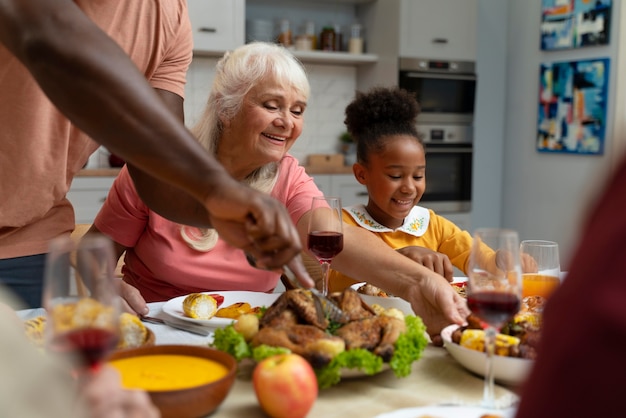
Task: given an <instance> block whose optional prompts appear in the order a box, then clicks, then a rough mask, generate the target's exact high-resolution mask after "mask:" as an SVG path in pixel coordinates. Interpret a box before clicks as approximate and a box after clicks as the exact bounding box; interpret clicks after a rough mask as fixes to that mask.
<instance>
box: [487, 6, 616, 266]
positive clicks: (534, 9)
mask: <svg viewBox="0 0 626 418" xmlns="http://www.w3.org/2000/svg"><path fill="white" fill-rule="evenodd" d="M487 2H489V3H497V2H498V0H484V1H483V3H487ZM613 3H614V4H613V8H614V10H613V19H612V21H613V24H612V33H611V39H610V45H609V46H594V47H587V48H579V49H573V50H567V51H550V52H544V51H541V49H540V20H541V0H524V1H518V0H509V2H508V24H507V27H508V33H507V38H508V44H507V49H508V51H507V52H508V53H507V92H506V103H505V106H506V121H505V135H504V154H503V155H504V159H503V163H504V170H503V175H504V177H503V186H504V187H503V192H502V197H503V199H502V225H504V226H508V227H512V228H514V229H517V230H518V231H519V233H520V238H521V239H549V240H554V241H557V242H558V243H559V245H560V247H561V258H562V265H563V266H564V267H563V268H567V259H568V257H569V254H570V252H571V251H572V250H573V246H574V245H575V244H576V239H577V236H578V232H579V229H580V226H581V222H582V221H583V220H582V219H581V217H582V216H583V214H584V210H585V208H586V207H587V206H588V205H589V203H590V200H591V199H592V197H593V193H594V189H595V188H597V185H598V182H599V181H601V180H602V178H603V177H604V175H605V174H606V170H607V169H608V168H609V167H610V163H611V160H612V158H611V153H612V150H613V149H614V147H615V143H614V141H613V139H612V132H613V129H612V126H613V120H614V119H613V113H614V103H615V95H616V93H617V92H616V91H614V87H613V86H615V85H616V81H615V80H616V77H615V76H616V73H617V71H616V64H617V60H616V57H617V44H618V35H619V34H618V30H617V29H618V27H619V24H618V22H619V20H618V17H619V6H620V5H619V0H614V1H613ZM480 30H481V31H482V30H484V28H482V27H481V28H480ZM481 40H482V39H481ZM481 46H484V45H482V43H481ZM602 57H610V58H611V67H610V73H609V76H610V86H611V87H610V88H609V102H608V115H607V116H608V117H607V136H606V139H605V153H604V155H600V156H583V155H568V154H546V153H538V152H537V151H536V149H535V137H536V127H537V113H538V110H537V106H538V104H537V103H538V89H539V65H540V63H541V62H556V61H567V60H576V59H585V58H602ZM477 180H478V181H479V179H477ZM479 204H480V201H478V202H477V205H479ZM476 210H481V209H480V208H479V207H476Z"/></svg>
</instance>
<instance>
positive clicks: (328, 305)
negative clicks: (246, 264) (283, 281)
mask: <svg viewBox="0 0 626 418" xmlns="http://www.w3.org/2000/svg"><path fill="white" fill-rule="evenodd" d="M283 271H284V273H285V274H284V276H285V277H286V278H287V280H289V282H290V283H291V284H292V285H293V286H294V287H297V288H299V289H304V288H303V287H302V285H301V284H300V282H299V281H298V279H296V275H295V274H294V273H293V271H291V269H290V268H289V266H287V265H286V264H285V265H284V266H283ZM305 290H308V291H310V292H311V293H312V294H313V296H315V297H316V298H317V299H318V300H319V302H320V304H321V305H322V309H323V310H324V314H326V315H328V317H329V318H330V319H332V320H333V321H335V322H339V323H340V324H345V323H346V322H349V321H350V316H349V315H348V314H346V313H345V312H344V311H343V310H341V308H340V307H339V306H337V304H336V303H335V302H334V301H332V300H331V299H330V298H329V297H328V296H325V295H324V294H323V293H322V292H320V291H319V290H317V289H316V288H315V287H311V288H310V289H305Z"/></svg>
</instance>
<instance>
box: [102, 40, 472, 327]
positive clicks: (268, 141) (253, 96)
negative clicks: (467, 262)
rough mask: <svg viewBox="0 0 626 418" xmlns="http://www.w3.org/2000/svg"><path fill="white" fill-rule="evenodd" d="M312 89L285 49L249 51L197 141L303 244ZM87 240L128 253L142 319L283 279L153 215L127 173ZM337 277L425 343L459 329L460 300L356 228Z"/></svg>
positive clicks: (211, 107)
mask: <svg viewBox="0 0 626 418" xmlns="http://www.w3.org/2000/svg"><path fill="white" fill-rule="evenodd" d="M309 91H310V86H309V82H308V79H307V76H306V73H305V71H304V69H303V67H302V65H301V64H300V63H299V62H298V61H297V59H296V58H295V57H294V56H293V55H292V54H291V53H290V52H289V51H288V50H287V49H285V48H283V47H280V46H277V45H273V44H270V43H262V42H257V43H251V44H247V45H244V46H241V47H239V48H237V49H235V50H234V51H232V52H228V53H226V54H225V56H224V57H223V58H222V59H221V60H220V61H219V62H218V64H217V69H216V75H215V78H214V81H213V86H212V90H211V93H210V96H209V98H208V101H207V106H206V109H205V111H204V113H203V115H202V116H201V118H200V120H199V122H198V123H197V125H196V126H195V127H194V128H193V132H194V134H195V135H196V136H197V138H198V140H199V141H200V142H201V143H202V145H203V146H204V147H205V148H206V149H207V150H209V152H210V153H211V154H212V155H214V156H215V157H216V159H217V160H218V161H219V162H220V163H221V164H222V165H223V166H224V167H225V168H226V170H227V171H228V172H229V173H230V174H231V175H232V176H233V177H234V178H235V179H237V180H239V181H240V182H242V183H245V184H248V185H249V186H250V187H252V188H254V189H256V190H258V191H260V192H263V193H266V194H268V195H271V196H273V197H275V198H276V199H277V200H279V201H281V202H283V203H284V204H285V205H286V207H287V210H288V211H289V214H290V216H291V219H292V221H293V222H294V223H295V224H296V226H297V229H298V231H299V233H300V240H301V241H302V242H305V241H306V239H307V226H308V221H309V216H310V208H311V199H312V197H313V196H320V195H322V192H321V191H320V190H319V189H318V188H317V186H316V185H315V183H314V181H313V179H312V178H311V177H310V176H309V175H308V174H306V172H305V171H304V168H303V167H301V166H300V165H299V164H298V161H297V160H296V159H295V158H294V157H293V156H291V155H290V154H289V153H288V152H289V150H290V148H291V147H292V146H293V144H294V142H295V141H296V140H297V139H298V137H299V136H300V134H301V132H302V129H303V125H304V114H305V110H306V107H307V101H308V99H309ZM92 231H93V232H98V231H99V232H102V233H104V234H106V235H108V236H110V237H111V238H112V239H113V241H114V242H115V243H116V244H117V251H118V254H119V255H121V254H122V252H124V251H126V255H125V258H124V261H125V264H124V267H123V269H122V272H123V275H124V285H123V291H122V293H123V294H124V296H125V297H126V300H127V302H128V303H129V305H130V306H131V307H132V308H133V309H134V310H135V311H136V312H140V311H141V310H142V309H144V307H145V301H149V302H150V301H160V300H168V299H170V298H173V297H176V296H181V295H185V294H188V293H192V292H200V291H209V290H217V291H219V290H253V291H261V292H270V291H272V290H273V289H274V287H275V286H276V284H277V282H278V280H279V278H280V272H276V271H261V270H257V269H254V268H252V267H251V266H249V265H248V263H247V261H246V257H245V254H244V252H243V251H240V250H238V249H236V248H234V247H233V246H231V245H229V244H228V243H227V242H224V241H223V240H222V239H221V234H216V233H215V231H212V230H206V229H195V228H188V227H186V226H183V225H180V224H177V223H174V222H171V221H169V220H166V219H164V218H162V217H161V216H159V215H158V214H156V213H154V212H153V211H152V210H150V208H149V207H147V206H146V205H145V204H144V203H143V202H142V201H141V199H140V198H139V196H138V195H137V193H136V191H135V190H134V187H133V182H132V181H131V178H130V176H129V173H128V171H126V170H122V171H121V172H120V174H119V175H118V177H117V179H116V180H115V182H114V184H113V186H112V188H111V192H110V193H109V195H108V197H107V200H106V202H105V204H104V205H103V207H102V209H101V211H100V212H99V214H98V215H97V217H96V219H95V221H94V225H93V226H92ZM332 265H333V268H335V269H337V270H339V271H345V272H346V273H347V274H349V275H350V276H351V277H359V278H361V279H362V280H366V281H368V282H370V283H373V284H375V285H377V286H379V287H381V288H383V289H385V290H387V291H388V292H390V293H393V294H394V295H397V296H399V297H402V298H404V299H405V300H407V301H409V302H410V303H411V305H412V307H413V310H414V311H415V313H416V314H417V315H419V316H420V317H421V318H422V319H423V320H424V323H425V324H426V326H427V328H428V332H429V333H430V334H431V336H437V335H438V334H439V331H440V330H441V329H442V328H443V327H444V326H446V325H449V324H450V323H462V322H463V318H464V317H465V315H466V314H467V307H466V305H465V301H464V300H463V299H462V298H461V297H460V296H459V295H458V294H457V293H456V292H455V291H454V290H453V289H452V287H451V286H450V285H449V283H448V282H447V281H446V280H445V278H443V277H442V276H440V275H438V274H436V273H434V272H433V271H431V270H429V269H427V268H425V267H423V266H422V265H420V264H418V263H416V262H415V261H413V260H410V259H409V258H407V257H405V256H403V255H401V254H399V253H397V252H395V251H393V250H392V249H390V248H389V247H388V246H387V245H386V244H385V243H383V242H382V241H380V240H379V239H378V238H376V237H375V236H374V235H372V234H370V233H369V232H367V231H365V230H364V229H362V228H359V227H354V226H349V225H346V226H345V229H344V247H343V251H342V252H341V253H340V254H339V255H337V256H336V257H335V258H334V260H333V263H332Z"/></svg>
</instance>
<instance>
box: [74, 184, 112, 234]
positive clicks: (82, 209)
mask: <svg viewBox="0 0 626 418" xmlns="http://www.w3.org/2000/svg"><path fill="white" fill-rule="evenodd" d="M113 180H115V177H75V178H74V181H72V187H71V188H70V191H69V192H68V193H67V198H68V199H69V201H70V202H72V205H73V206H74V212H75V214H76V223H79V224H82V223H93V220H94V218H95V217H96V215H97V213H98V211H99V210H100V208H101V207H102V204H103V203H104V200H105V199H106V197H107V194H108V193H109V189H110V188H111V185H112V184H113Z"/></svg>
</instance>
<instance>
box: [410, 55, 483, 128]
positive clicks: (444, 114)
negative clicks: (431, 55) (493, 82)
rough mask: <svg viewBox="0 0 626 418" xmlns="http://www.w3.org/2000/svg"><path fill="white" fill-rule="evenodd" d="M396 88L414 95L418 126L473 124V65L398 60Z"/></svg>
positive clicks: (470, 62)
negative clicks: (425, 124) (429, 124)
mask: <svg viewBox="0 0 626 418" xmlns="http://www.w3.org/2000/svg"><path fill="white" fill-rule="evenodd" d="M399 70H400V71H399V78H398V86H399V87H400V88H403V89H405V90H408V91H410V92H413V93H414V94H415V96H416V98H417V101H418V102H419V104H420V108H421V112H420V114H419V116H418V118H417V122H418V124H419V123H443V124H447V123H453V124H456V123H462V124H471V123H472V122H473V120H474V103H475V95H476V65H475V63H474V62H473V61H440V60H428V59H422V58H400V62H399Z"/></svg>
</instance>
